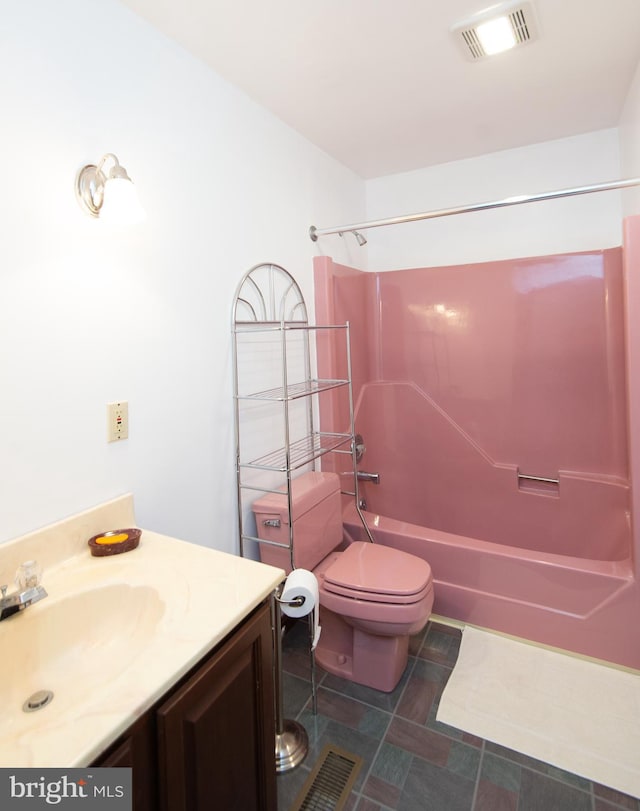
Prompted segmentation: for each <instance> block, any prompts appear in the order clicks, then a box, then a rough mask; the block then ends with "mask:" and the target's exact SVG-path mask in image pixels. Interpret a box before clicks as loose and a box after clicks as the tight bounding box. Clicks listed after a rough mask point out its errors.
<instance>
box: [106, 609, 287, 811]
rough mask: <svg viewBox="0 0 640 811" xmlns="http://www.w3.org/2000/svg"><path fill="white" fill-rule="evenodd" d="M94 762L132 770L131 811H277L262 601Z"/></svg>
mask: <svg viewBox="0 0 640 811" xmlns="http://www.w3.org/2000/svg"><path fill="white" fill-rule="evenodd" d="M93 765H96V766H131V767H132V768H133V784H134V805H133V808H134V811H205V809H206V810H207V811H208V810H209V809H211V808H224V809H225V811H275V809H276V808H277V796H276V771H275V720H274V686H273V647H272V634H271V615H270V608H269V604H268V602H267V603H263V604H262V605H261V606H259V607H258V608H257V609H256V610H255V611H254V612H253V613H252V614H251V615H250V616H249V617H248V618H247V619H246V620H245V621H244V622H243V623H242V624H241V625H239V626H238V627H237V628H236V630H235V631H234V632H233V633H232V634H231V635H230V636H229V637H227V639H225V640H224V641H223V642H222V643H221V644H220V645H219V646H218V647H217V648H215V649H214V651H213V652H212V653H211V654H209V656H207V657H206V658H205V659H204V660H203V661H202V662H200V663H199V665H198V666H197V667H196V668H194V670H192V671H191V672H190V673H189V674H187V676H185V677H184V678H183V679H182V680H181V681H180V682H179V683H178V684H177V685H176V686H175V687H174V688H173V689H172V690H170V691H169V693H167V695H166V696H164V697H163V698H162V699H161V700H160V701H159V702H157V704H156V705H155V706H154V707H152V708H151V709H150V710H149V711H148V712H147V713H146V714H145V716H143V718H141V719H139V721H137V722H136V723H135V724H134V725H133V726H132V727H131V729H130V730H128V732H127V733H125V735H123V736H122V738H120V740H119V741H116V743H115V744H113V746H112V747H110V749H109V750H108V751H107V752H106V753H105V754H103V755H102V756H101V757H100V758H99V759H98V760H97V761H96V762H95V763H94V764H93Z"/></svg>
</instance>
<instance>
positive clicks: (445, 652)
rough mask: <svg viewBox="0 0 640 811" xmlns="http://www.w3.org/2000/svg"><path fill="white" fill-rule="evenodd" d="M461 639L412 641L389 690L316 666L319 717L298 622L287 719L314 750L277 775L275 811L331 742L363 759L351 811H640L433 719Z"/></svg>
mask: <svg viewBox="0 0 640 811" xmlns="http://www.w3.org/2000/svg"><path fill="white" fill-rule="evenodd" d="M460 639H461V633H460V631H459V630H457V629H455V628H451V627H449V626H446V625H439V624H436V623H429V624H428V625H427V627H426V628H425V630H424V631H423V632H422V633H421V634H419V635H418V636H416V637H414V638H412V640H411V648H410V654H411V655H410V658H409V664H408V666H407V669H406V671H405V673H404V675H403V677H402V679H401V681H400V684H399V685H398V686H397V687H396V689H395V690H394V691H393V693H381V692H378V691H376V690H372V689H371V688H368V687H361V686H359V685H356V684H353V683H351V682H347V681H345V680H343V679H340V678H337V677H336V676H333V675H331V674H329V673H326V672H324V671H323V670H321V669H320V668H317V673H316V682H317V684H318V713H317V715H316V716H314V715H313V713H312V711H311V699H310V695H311V690H310V677H309V673H310V670H309V653H308V629H307V625H306V623H305V622H304V621H300V622H298V624H296V625H294V626H293V628H291V629H290V630H289V631H288V633H287V634H286V635H285V639H284V642H283V671H284V674H283V695H284V710H285V712H284V716H285V718H291V719H296V720H298V721H300V722H301V723H302V724H303V725H304V726H305V728H306V730H307V732H308V734H309V744H310V750H309V754H308V756H307V758H306V760H305V761H304V763H303V764H302V765H301V766H299V767H298V768H297V769H295V770H293V771H291V772H288V773H285V774H282V775H279V776H278V811H289V809H290V807H291V805H292V803H293V801H294V799H295V797H296V796H297V794H298V791H299V790H300V788H301V787H302V785H303V783H304V781H305V780H306V778H307V776H308V775H309V772H310V771H311V769H312V768H313V766H314V764H315V762H316V759H317V757H318V755H319V753H320V752H321V751H322V749H323V747H324V746H325V744H327V743H333V744H335V745H337V746H340V747H342V748H343V749H346V750H348V751H349V752H353V753H355V754H357V755H360V757H362V758H363V760H364V764H363V766H362V769H361V770H360V773H359V774H358V778H357V781H356V784H355V787H354V789H353V791H352V792H351V797H350V798H349V801H348V802H347V806H346V809H347V811H620V809H625V810H626V811H640V801H639V800H637V799H635V798H633V797H629V796H627V795H625V794H620V793H619V792H617V791H612V790H611V789H609V788H606V787H605V786H601V785H598V784H596V783H592V782H591V781H589V780H585V779H584V778H582V777H578V776H577V775H574V774H570V773H569V772H564V771H562V770H560V769H557V768H556V767H554V766H550V765H549V764H547V763H543V762H542V761H539V760H534V759H532V758H530V757H527V756H525V755H522V754H520V753H518V752H514V751H512V750H510V749H506V748H504V747H502V746H497V745H496V744H493V743H491V742H489V741H485V740H482V739H481V738H476V737H475V736H473V735H469V734H467V733H465V732H462V731H460V730H458V729H454V728H453V727H449V726H446V725H444V724H441V723H439V722H438V721H436V710H437V708H438V702H439V700H440V696H441V694H442V690H443V688H444V686H445V684H446V683H447V679H448V678H449V675H450V674H451V670H452V668H453V666H454V664H455V662H456V658H457V656H458V650H459V647H460Z"/></svg>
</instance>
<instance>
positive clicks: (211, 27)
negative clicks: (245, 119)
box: [122, 0, 640, 178]
mask: <svg viewBox="0 0 640 811" xmlns="http://www.w3.org/2000/svg"><path fill="white" fill-rule="evenodd" d="M122 2H124V3H125V5H127V6H128V7H129V8H131V9H132V10H134V11H136V12H138V13H139V14H140V15H141V16H142V17H144V18H145V19H147V20H148V21H149V22H151V23H152V24H153V25H154V26H156V27H157V28H158V29H160V30H161V31H163V32H164V33H165V34H167V35H168V36H170V37H171V38H173V39H174V40H176V41H177V42H179V43H180V44H181V45H183V46H184V47H185V48H186V49H187V50H189V51H190V52H191V53H192V54H194V55H195V56H197V57H199V58H200V59H202V60H204V61H205V62H207V63H208V64H209V65H211V67H212V68H213V69H214V70H215V71H216V72H218V73H219V74H220V75H222V76H223V77H225V78H226V79H227V80H229V81H230V82H232V83H233V84H235V85H237V86H238V87H240V88H241V89H243V90H244V91H245V92H246V93H247V94H248V95H249V96H250V97H251V98H253V99H254V100H255V101H257V102H259V103H260V104H261V105H263V106H264V107H266V108H267V109H269V110H271V111H272V112H273V113H274V114H275V115H276V116H278V117H279V118H280V119H282V120H283V121H285V122H286V123H287V124H289V125H290V126H291V127H293V128H294V129H296V130H297V131H298V132H300V133H301V134H302V135H304V136H305V137H306V138H307V139H309V140H310V141H312V142H313V143H315V144H317V145H318V146H319V147H320V148H321V149H323V150H324V151H325V152H327V153H329V154H330V155H332V156H333V157H334V158H336V159H337V160H338V161H340V162H341V163H343V164H345V165H346V166H348V167H350V168H351V169H353V170H354V171H355V172H357V173H358V174H359V175H361V176H362V177H364V178H370V177H379V176H382V175H386V174H392V173H396V172H402V171H408V170H412V169H417V168H420V167H424V166H430V165H433V164H437V163H444V162H447V161H451V160H458V159H461V158H467V157H473V156H475V155H480V154H484V153H488V152H495V151H498V150H501V149H509V148H512V147H518V146H524V145H526V144H532V143H538V142H541V141H547V140H552V139H555V138H563V137H566V136H570V135H577V134H580V133H584V132H589V131H592V130H598V129H602V128H607V127H615V126H617V124H618V121H619V118H620V113H621V110H622V106H623V104H624V100H625V96H626V94H627V91H628V89H629V85H630V83H631V80H632V78H633V75H634V72H635V69H636V66H637V64H638V61H639V60H640V0H534V4H535V8H536V11H537V18H538V24H539V29H540V36H539V39H538V40H537V41H535V42H531V43H529V44H527V45H526V46H523V47H520V48H516V49H515V50H512V51H509V52H507V53H504V54H501V55H499V56H497V57H494V58H493V59H492V60H487V61H482V62H476V63H473V62H468V61H466V60H465V59H464V58H463V56H462V55H461V53H460V51H459V50H458V47H457V45H456V43H455V41H454V39H453V37H452V35H451V34H450V33H449V29H450V27H451V26H452V25H453V24H454V23H456V22H459V21H461V20H464V19H465V18H467V17H469V16H470V15H472V14H474V13H476V12H477V11H480V10H482V9H484V8H486V6H487V5H490V4H491V0H439V2H435V0H316V2H314V3H311V2H310V0H122Z"/></svg>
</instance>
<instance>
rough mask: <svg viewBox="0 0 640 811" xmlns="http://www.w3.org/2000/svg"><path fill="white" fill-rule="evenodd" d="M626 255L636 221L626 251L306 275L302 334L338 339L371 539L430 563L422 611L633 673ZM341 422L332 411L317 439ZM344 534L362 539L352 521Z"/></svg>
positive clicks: (638, 605) (637, 230)
mask: <svg viewBox="0 0 640 811" xmlns="http://www.w3.org/2000/svg"><path fill="white" fill-rule="evenodd" d="M639 243H640V218H637V217H636V218H630V220H629V222H628V227H627V229H626V238H625V246H624V248H613V249H607V250H594V251H589V252H581V253H571V254H563V255H556V256H545V257H531V258H523V259H516V260H504V261H498V262H485V263H480V264H474V265H461V266H450V267H440V268H415V269H409V270H397V271H387V272H383V273H363V272H360V271H356V270H353V269H351V268H347V267H345V266H341V265H337V264H335V263H333V262H332V260H331V259H329V258H318V259H316V265H315V279H316V318H317V321H318V323H324V322H330V323H342V322H344V321H349V322H350V324H351V336H352V368H353V381H354V397H355V401H356V415H355V422H356V431H357V432H358V433H359V434H362V435H363V437H364V443H365V445H366V448H367V451H366V455H365V458H364V459H363V461H362V463H361V466H362V467H363V469H367V470H375V471H377V472H379V473H380V484H379V485H378V486H375V487H374V486H371V485H370V484H367V483H363V484H362V485H361V492H362V494H363V495H364V498H365V500H366V503H367V509H368V511H369V512H368V518H369V524H370V526H371V527H372V529H373V532H374V535H375V536H376V540H378V541H379V542H382V543H385V544H389V545H391V546H394V547H397V548H400V549H403V550H404V551H407V552H410V553H412V554H416V555H419V556H421V557H424V558H425V559H426V560H427V561H428V562H429V563H430V565H431V567H432V569H433V574H434V579H435V606H434V611H435V612H436V613H438V614H441V615H443V616H447V617H451V618H454V619H458V620H462V621H465V622H469V623H474V624H477V625H482V626H486V627H489V628H494V629H496V630H502V631H506V632H508V633H512V634H515V635H518V636H521V637H526V638H529V639H533V640H536V641H539V642H543V643H546V644H549V645H554V646H557V647H561V648H565V649H568V650H573V651H577V652H580V653H585V654H588V655H591V656H594V657H598V658H602V659H606V660H609V661H612V662H616V663H618V664H624V665H628V666H631V667H636V668H640V633H639V632H638V631H637V630H635V629H631V628H629V622H628V616H629V613H630V612H634V613H637V612H638V611H640V592H639V590H638V586H637V583H636V577H635V570H634V563H633V560H634V554H633V551H632V550H633V547H634V537H633V534H632V522H631V497H632V493H631V488H630V478H631V477H630V471H629V459H628V446H629V441H628V432H631V435H635V433H634V432H635V431H636V430H637V428H636V426H635V424H634V423H633V421H631V423H629V424H628V421H627V372H628V370H627V352H626V350H625V317H626V318H627V320H629V319H630V316H629V310H630V308H633V306H634V298H633V297H631V296H629V295H628V291H627V295H626V297H625V284H626V285H628V284H629V277H630V274H629V268H630V267H631V265H632V264H633V263H634V258H633V257H634V256H635V257H637V255H638V244H639ZM625 299H626V300H625ZM625 308H627V310H626V311H625ZM319 353H320V358H319V363H320V366H321V367H324V368H322V373H323V374H326V375H334V374H336V375H337V374H339V371H340V370H339V369H335V368H334V366H335V360H334V357H333V355H332V353H331V348H330V346H329V345H328V344H327V345H324V346H319ZM630 413H631V414H633V410H630ZM344 418H345V416H344V414H342V413H341V410H340V406H339V404H338V403H337V401H335V402H333V403H332V404H331V407H330V408H325V410H324V412H323V415H322V420H323V422H322V429H323V430H334V429H336V428H337V427H338V426H339V425H340V424H341V423H343V422H344ZM344 489H349V487H348V483H346V482H345V488H344ZM345 520H346V526H347V532H348V533H349V535H350V536H351V537H352V538H354V539H358V540H359V539H361V537H362V535H361V531H360V529H359V527H358V526H357V523H356V522H355V521H354V518H353V515H351V508H350V507H347V508H346V516H345ZM636 559H637V555H636ZM630 634H636V635H638V637H639V638H638V639H637V640H635V644H631V639H630Z"/></svg>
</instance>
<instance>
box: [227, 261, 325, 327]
mask: <svg viewBox="0 0 640 811" xmlns="http://www.w3.org/2000/svg"><path fill="white" fill-rule="evenodd" d="M233 323H234V325H246V326H250V325H251V324H256V325H257V324H267V325H268V324H273V325H274V326H275V325H280V326H282V325H286V324H294V325H298V326H302V325H306V324H308V323H309V318H308V315H307V305H306V304H305V300H304V296H303V295H302V291H301V290H300V288H299V287H298V283H297V282H296V280H295V279H294V278H293V276H292V275H291V274H290V273H289V271H288V270H285V269H284V268H283V267H281V266H280V265H274V264H270V263H265V264H261V265H256V266H255V267H253V268H251V270H249V271H247V273H245V275H244V276H243V277H242V279H241V280H240V284H239V285H238V289H237V291H236V296H235V299H234V303H233Z"/></svg>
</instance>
